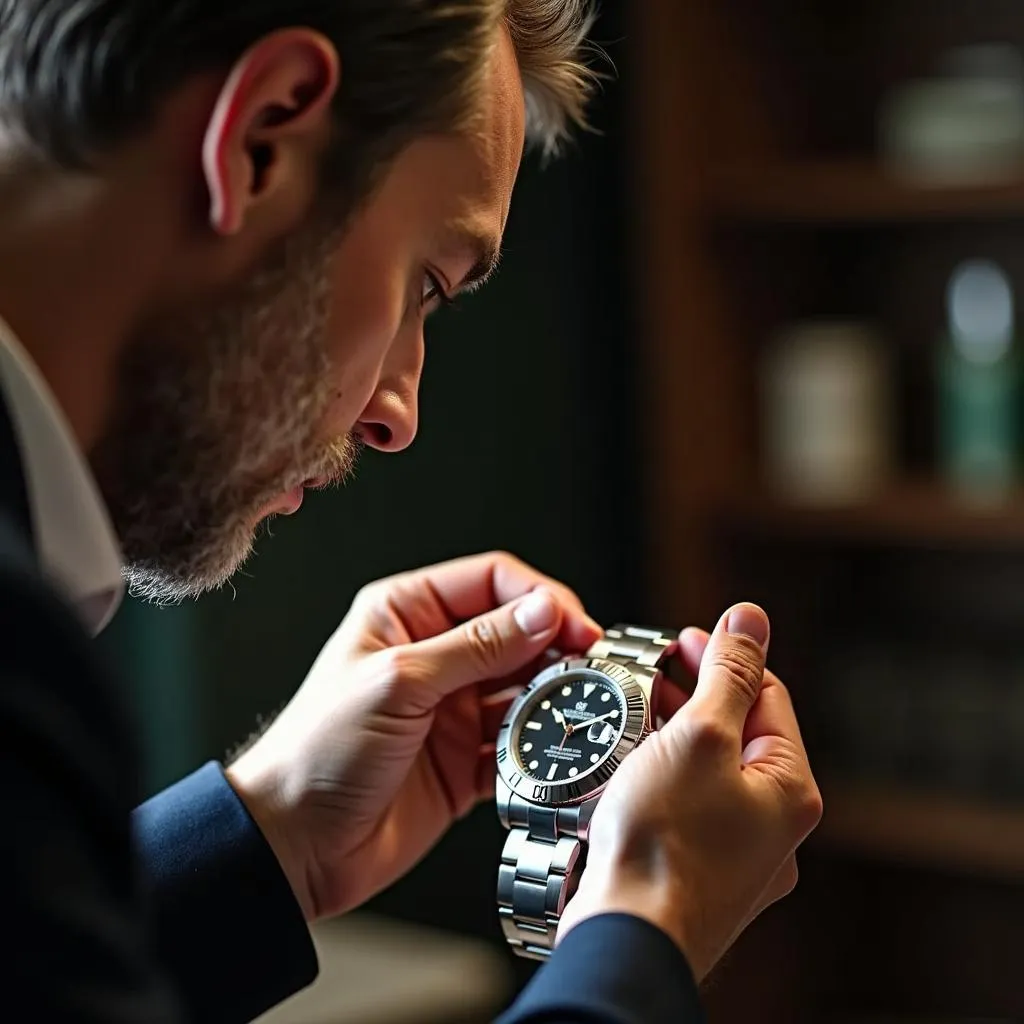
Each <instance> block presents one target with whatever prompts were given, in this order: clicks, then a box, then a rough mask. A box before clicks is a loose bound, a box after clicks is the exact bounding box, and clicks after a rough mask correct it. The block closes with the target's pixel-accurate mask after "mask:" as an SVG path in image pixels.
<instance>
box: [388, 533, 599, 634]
mask: <svg viewBox="0 0 1024 1024" xmlns="http://www.w3.org/2000/svg"><path fill="white" fill-rule="evenodd" d="M378 586H380V587H381V588H382V591H387V592H388V593H390V594H400V595H402V596H404V597H407V598H408V599H410V600H411V601H412V602H414V603H416V602H420V601H422V600H424V598H426V599H428V600H435V601H439V602H440V603H441V604H442V605H443V606H444V609H445V611H446V612H447V614H448V618H449V619H450V620H451V621H454V622H460V621H463V620H466V619H472V618H474V617H476V616H478V615H483V614H485V613H487V612H489V611H492V610H493V609H495V608H498V607H501V606H502V605H505V604H508V603H510V602H512V601H517V600H519V599H520V598H522V597H524V596H526V595H527V594H529V593H530V592H531V591H532V590H535V589H537V588H538V587H545V588H547V589H548V590H549V591H551V593H553V594H554V595H555V597H556V599H557V601H558V603H559V604H560V605H561V607H562V609H563V612H564V616H565V625H564V628H563V631H562V633H563V637H562V639H563V640H564V641H565V649H567V650H571V651H582V650H586V648H587V647H589V646H590V645H591V644H592V643H593V642H594V641H595V640H596V639H597V638H598V637H599V636H600V635H601V633H602V632H603V631H602V629H601V627H600V626H599V625H598V624H597V623H596V622H595V621H594V620H593V619H592V618H590V616H589V615H587V613H586V611H585V610H584V607H583V602H582V601H581V600H580V599H579V597H578V596H577V595H576V594H575V593H574V592H573V591H572V590H571V589H570V588H569V587H567V586H565V585H564V584H563V583H559V582H558V581H557V580H554V579H552V578H551V577H550V576H546V575H545V574H544V573H541V572H538V571H537V570H536V569H533V568H531V567H530V566H528V565H527V564H526V563H525V562H523V561H521V560H520V559H518V558H515V557H513V556H512V555H509V554H505V553H503V552H494V553H491V554H487V555H475V556H473V557H471V558H459V559H455V560H454V561H450V562H444V563H442V564H441V565H437V566H433V567H431V568H429V569H422V570H419V571H417V572H411V573H405V574H402V575H400V576H396V577H393V578H392V579H390V580H385V581H384V582H383V583H382V584H379V585H378Z"/></svg>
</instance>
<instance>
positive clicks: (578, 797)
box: [496, 658, 649, 807]
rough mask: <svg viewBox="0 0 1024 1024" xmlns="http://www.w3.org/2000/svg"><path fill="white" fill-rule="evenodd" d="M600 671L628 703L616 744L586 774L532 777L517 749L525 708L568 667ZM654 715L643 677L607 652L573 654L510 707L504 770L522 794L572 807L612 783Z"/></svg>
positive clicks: (501, 760)
mask: <svg viewBox="0 0 1024 1024" xmlns="http://www.w3.org/2000/svg"><path fill="white" fill-rule="evenodd" d="M580 671H590V672H598V673H600V674H601V675H603V676H606V677H607V678H608V679H610V680H611V681H612V682H613V683H614V684H615V685H616V686H618V687H619V688H620V689H621V690H622V693H623V696H624V698H625V705H626V717H625V723H624V724H623V728H622V735H621V736H620V737H619V741H618V743H616V745H615V748H614V750H613V751H612V752H611V754H610V755H609V756H608V757H607V758H605V760H604V761H602V762H601V763H600V764H599V765H597V766H596V767H595V768H594V769H592V770H591V771H589V772H588V773H587V774H586V775H584V776H582V777H579V778H576V779H566V780H565V781H564V782H542V781H541V780H539V779H532V778H530V777H529V776H527V775H526V773H525V772H524V771H523V770H522V769H521V768H520V767H519V765H518V763H517V761H516V757H515V752H514V750H513V742H512V741H513V737H514V734H515V723H516V720H517V718H518V716H519V714H520V713H521V712H522V711H523V709H524V708H525V707H526V706H527V705H528V704H530V703H531V702H532V700H533V698H534V695H535V694H536V693H537V691H538V690H542V689H544V688H545V687H547V686H549V685H550V684H551V683H553V682H555V681H556V680H557V679H558V678H559V677H560V676H563V675H565V674H566V673H568V672H580ZM648 721H649V715H648V702H647V694H646V692H645V690H644V688H643V687H642V686H641V685H640V682H639V680H638V679H637V678H636V676H634V675H633V673H632V672H630V671H629V669H627V668H626V667H625V666H624V665H620V664H618V663H617V662H614V661H606V660H605V659H603V658H567V659H564V660H563V661H559V662H556V663H555V664H554V665H551V666H550V667H548V668H546V669H544V671H543V672H540V673H539V674H538V675H536V676H535V677H534V678H533V680H532V681H531V682H530V684H529V686H527V688H526V689H525V690H524V691H523V693H521V694H520V695H519V697H517V698H516V700H515V701H514V702H513V704H512V706H511V707H510V708H509V710H508V712H507V714H506V715H505V718H504V720H503V721H502V723H501V729H500V730H499V732H498V741H497V751H496V753H497V760H498V775H499V776H500V777H501V779H502V780H503V781H504V783H505V785H506V786H508V788H509V789H510V790H511V791H512V792H513V793H514V794H515V795H516V796H518V797H519V798H520V799H522V800H526V801H528V802H529V803H532V804H543V805H545V806H547V807H571V806H574V805H577V804H580V803H582V802H583V801H585V800H587V799H589V798H590V797H593V796H595V795H596V794H597V793H599V792H600V791H601V790H603V789H604V787H605V786H606V785H607V784H608V782H609V780H610V779H611V777H612V776H613V775H614V774H615V772H616V770H617V769H618V767H619V765H620V764H622V759H623V758H624V757H625V756H626V755H627V754H629V753H630V752H631V751H632V750H633V749H634V748H635V747H636V746H637V744H638V743H639V742H640V740H641V738H642V737H643V736H644V733H645V731H646V729H647V723H648Z"/></svg>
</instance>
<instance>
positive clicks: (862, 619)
mask: <svg viewBox="0 0 1024 1024" xmlns="http://www.w3.org/2000/svg"><path fill="white" fill-rule="evenodd" d="M631 11H632V16H633V25H632V27H631V30H630V33H629V35H630V39H631V41H632V45H633V46H634V59H633V61H632V68H631V79H632V82H631V86H632V90H633V93H634V98H635V103H634V108H633V112H634V117H633V124H634V131H635V138H634V142H635V145H634V147H633V149H632V152H634V153H635V154H636V157H637V159H636V165H635V168H634V179H633V182H632V195H633V205H632V209H631V211H630V214H631V216H630V222H631V223H632V224H633V225H634V231H635V234H634V240H635V247H636V249H635V255H636V261H635V262H636V273H635V282H636V294H637V298H638V304H639V307H638V308H639V314H640V320H639V325H638V326H639V330H638V348H637V354H638V360H639V364H640V380H639V388H640V391H639V394H640V397H641V401H640V403H639V406H638V408H639V410H640V413H641V415H642V417H643V419H642V421H641V423H640V425H639V430H638V437H639V441H640V445H641V454H642V457H643V458H644V460H645V462H646V479H645V483H644V486H643V488H642V490H641V491H639V492H638V494H637V495H636V500H637V502H638V504H639V505H640V507H641V508H642V509H643V511H644V513H645V515H646V517H647V522H648V529H647V538H648V543H647V551H646V569H647V572H646V576H647V581H648V584H649V593H650V607H649V609H648V610H647V612H648V618H649V619H650V620H651V621H675V622H680V623H691V622H692V623H699V624H708V623H711V622H714V621H716V620H717V618H718V616H719V615H720V614H721V612H722V610H723V607H724V605H725V603H727V602H729V601H731V600H734V599H753V600H758V601H761V602H762V603H764V604H765V605H766V606H767V607H769V608H771V609H772V610H773V617H774V618H775V625H776V626H777V627H778V628H777V629H775V630H774V632H773V641H772V643H773V647H772V660H773V664H775V665H776V666H777V667H780V670H781V671H782V672H783V674H784V675H785V677H786V681H787V682H788V683H789V685H790V686H791V688H792V690H793V692H794V695H795V697H796V698H797V704H798V708H799V709H800V711H801V714H802V716H803V717H804V718H805V720H810V721H813V722H814V723H815V728H814V730H810V731H809V733H808V735H809V742H813V744H814V746H813V748H812V750H811V754H812V760H815V761H816V763H818V761H817V759H818V758H819V755H822V754H828V753H829V749H828V748H829V738H830V737H829V732H828V728H829V718H828V714H827V713H825V712H824V711H822V713H820V714H816V713H815V712H816V710H820V709H827V708H830V707H845V706H846V705H843V704H841V703H832V702H829V701H828V699H827V698H828V697H829V687H831V686H835V685H839V684H838V683H837V682H836V680H837V679H842V678H843V676H842V673H840V674H839V675H838V676H837V675H835V674H832V673H830V672H829V671H828V664H829V659H830V658H831V659H833V661H832V664H834V658H835V655H836V651H837V650H839V652H840V654H841V653H842V651H843V645H844V644H849V643H855V642H858V641H859V640H863V641H865V642H867V643H869V644H874V645H877V644H880V643H883V644H884V643H889V642H891V641H892V639H893V637H894V636H895V637H897V638H898V639H899V640H901V641H903V642H904V644H910V645H913V644H917V643H919V644H921V645H926V646H927V650H928V653H929V655H930V656H931V657H932V659H933V660H934V658H935V654H936V651H938V652H940V657H941V656H943V655H942V652H945V651H947V650H948V651H949V652H950V655H951V657H950V659H949V662H950V663H952V664H962V663H963V659H964V658H967V659H968V661H971V659H973V661H971V663H972V664H973V665H975V666H976V665H977V664H978V662H979V660H980V661H982V662H984V659H985V657H986V655H987V653H988V650H989V648H990V646H994V645H995V644H997V643H1002V644H1004V645H1005V644H1006V643H1007V632H1008V630H1010V629H1011V627H1010V625H1009V623H1010V622H1011V621H1012V620H1013V616H1014V614H1015V608H1016V607H1017V604H1018V602H1019V604H1020V607H1021V609H1024V578H1022V579H1021V580H1020V592H1019V593H1018V594H1016V598H1017V600H1015V599H1014V597H1015V595H1014V587H1013V580H1012V579H1010V578H1009V574H1010V573H1011V572H1012V564H1011V563H1012V559H1013V558H1014V557H1018V558H1019V556H1020V555H1021V554H1022V553H1024V491H1022V492H1020V493H1015V494H1013V495H1011V496H1010V497H1009V498H1008V499H1007V500H1006V501H1004V502H1002V503H1000V504H999V505H997V506H995V507H992V508H983V507H978V506H972V505H971V504H969V503H967V502H964V501H963V500H961V499H959V498H957V497H956V496H955V495H953V494H952V493H951V492H950V491H949V490H948V489H947V488H946V487H945V486H943V485H942V484H941V483H939V482H938V481H939V479H940V477H941V472H940V468H939V467H938V466H937V465H936V464H935V463H936V459H935V455H934V447H935V446H934V444H933V443H932V442H934V437H933V436H932V434H933V433H934V422H935V420H934V419H933V418H932V414H933V409H932V407H931V406H929V400H930V399H931V398H934V390H932V391H931V392H929V389H934V386H935V385H934V372H933V371H934V365H935V364H934V344H935V341H936V339H937V337H938V336H939V333H940V331H941V329H942V326H943V320H944V316H945V310H944V308H943V295H944V288H945V284H946V282H947V281H948V279H949V275H950V273H951V272H952V270H953V268H954V267H955V266H956V264H957V263H959V262H960V261H962V260H964V259H966V258H974V257H978V256H982V257H984V256H985V255H986V254H988V255H989V256H990V257H991V258H993V259H997V260H1000V261H1002V262H1003V263H1004V265H1006V266H1007V269H1008V272H1009V273H1010V275H1011V279H1012V280H1013V281H1014V284H1015V285H1016V286H1017V290H1018V295H1019V296H1020V295H1024V168H1022V169H1021V173H1020V176H1019V178H1018V177H1016V176H1014V178H1013V180H1009V181H1006V182H1004V183H1002V184H979V185H977V186H975V187H970V186H963V187H926V186H923V185H917V184H911V183H908V182H907V181H904V180H901V179H900V178H899V177H897V176H895V175H893V174H892V173H890V172H889V171H888V170H886V168H885V166H884V164H883V162H882V161H881V160H880V158H879V156H878V152H877V147H876V142H875V140H876V128H877V112H878V110H879V106H880V104H881V102H882V100H883V98H884V96H885V95H886V93H887V92H888V90H889V89H890V88H891V87H893V86H894V85H896V84H897V83H899V82H901V81H904V80H906V79H907V78H909V77H913V76H919V75H922V74H928V73H931V72H933V71H934V67H935V60H936V58H937V57H938V56H939V55H940V54H942V53H943V52H944V51H946V50H948V49H949V48H951V47H955V46H963V45H968V44H970V43H987V42H992V41H1005V42H1007V43H1009V44H1012V45H1016V46H1017V47H1018V49H1020V50H1021V51H1022V52H1024V13H1022V12H1021V10H1020V6H1019V2H1018V0H984V2H983V3H979V4H971V5H936V4H934V3H931V2H929V0H907V2H906V3H903V4H891V3H888V4H886V3H882V2H875V0H870V2H867V3H863V4H856V5H847V4H819V3H814V2H813V0H776V2H773V3H770V4H765V3H763V2H761V0H693V2H687V3H679V2H678V0H644V2H643V3H641V4H637V5H634V6H633V7H631ZM1020 305H1024V303H1020ZM830 315H836V316H840V317H843V318H854V319H857V318H861V319H863V320H865V321H870V322H871V323H872V324H873V325H878V326H879V327H881V328H882V334H883V336H884V337H885V338H886V339H887V341H888V343H889V344H890V345H891V346H892V350H893V355H894V357H895V358H894V360H893V363H894V366H896V367H897V368H898V369H897V370H896V371H895V372H897V373H899V374H902V375H903V376H902V377H901V379H900V384H901V385H904V386H902V387H901V388H900V390H899V394H900V398H901V407H900V409H899V413H900V416H901V423H902V424H903V425H905V426H907V427H908V429H907V431H906V436H901V442H900V443H901V445H902V446H903V449H901V459H902V464H903V466H904V468H903V470H902V472H901V473H900V474H899V475H898V476H897V478H896V479H895V480H894V481H893V482H892V485H891V487H889V488H887V489H886V490H885V491H884V492H883V493H880V494H877V495H874V496H872V497H870V498H865V499H864V500H863V501H862V502H860V503H858V504H855V505H852V506H848V507H841V508H815V507H808V506H805V505H801V504H800V503H797V502H793V501H788V500H786V499H785V497H782V498H780V497H778V496H776V495H774V494H772V493H770V492H769V491H768V489H767V488H765V487H764V486H763V485H762V484H761V482H760V481H761V480H762V474H761V470H760V465H759V452H760V446H759V438H758V424H759V417H758V409H757V395H758V383H759V382H758V379H757V373H758V367H759V365H760V360H759V355H760V352H761V351H762V348H763V346H764V345H765V344H766V343H767V342H768V340H769V339H770V338H771V337H772V336H773V335H774V332H775V331H776V330H777V329H778V328H780V327H784V326H786V325H787V324H790V323H793V322H798V321H800V320H802V319H804V320H806V319H809V318H816V317H828V316H830ZM1020 315H1021V316H1024V314H1020ZM1022 418H1024V417H1022ZM911 428H912V429H911ZM930 432H931V433H930ZM750 539H753V540H755V541H756V544H753V545H748V544H746V543H745V541H746V540H750ZM815 545H818V546H819V547H815ZM947 554H948V555H949V556H950V557H947ZM1004 555H1005V557H1004ZM989 574H994V575H992V576H991V577H990V575H989ZM946 594H949V595H950V597H951V598H953V597H955V598H956V601H955V602H954V601H952V600H949V599H947V598H946V596H945V595H946ZM914 601H917V602H919V606H918V607H912V604H913V602H914ZM950 608H953V609H954V611H952V612H951V611H950ZM937 611H938V612H942V613H944V614H946V619H945V620H943V622H942V624H941V625H936V626H935V628H934V630H933V631H932V633H931V634H929V633H928V632H927V627H925V630H924V632H923V633H920V632H919V633H911V632H908V631H909V630H910V629H911V625H912V626H913V628H914V629H917V630H921V628H922V625H921V624H922V622H925V623H927V622H929V621H931V619H930V617H931V616H932V615H934V614H935V613H936V612H937ZM1022 617H1024V612H1022ZM882 620H885V621H882ZM880 625H881V626H884V627H885V629H884V630H879V632H878V633H877V634H876V635H872V633H871V631H872V630H876V629H879V627H880ZM1012 629H1013V630H1015V629H1016V626H1014V627H1012ZM986 630H988V632H987V633H986ZM901 631H902V632H901ZM957 645H959V646H957ZM1010 646H1013V645H1012V644H1011V645H1010ZM872 649H874V648H872ZM953 655H955V657H953ZM1022 657H1024V656H1022ZM958 658H959V659H960V660H957V659H958ZM901 663H902V662H901ZM993 663H994V662H993ZM858 664H859V663H858ZM1022 673H1024V662H1022V663H1021V664H1020V667H1019V671H1018V675H1019V674H1022ZM1010 678H1016V676H1012V675H1011V676H1010ZM925 683H927V679H925ZM811 731H813V741H812V739H811V738H810V735H811ZM938 735H940V736H941V735H946V736H948V735H950V733H949V732H946V733H940V734H938ZM1003 742H1006V740H1005V739H1004V741H1003ZM1021 745H1022V746H1024V737H1022V738H1021ZM938 755H941V751H939V752H938ZM938 755H937V756H938ZM844 756H845V755H844ZM820 760H821V762H822V763H825V764H828V763H829V760H830V759H829V758H828V757H822V758H820ZM826 770H827V769H826ZM825 804H826V810H825V820H824V822H823V824H822V827H821V829H820V831H819V833H818V834H817V835H816V836H815V837H814V840H813V841H812V842H811V843H810V844H808V846H807V848H806V850H805V851H804V853H803V854H802V863H803V864H804V870H803V874H802V877H803V878H804V879H805V881H804V882H802V884H801V890H800V894H799V895H798V897H797V898H795V899H792V900H789V901H784V902H783V903H782V904H781V905H780V906H779V907H778V908H775V909H774V910H773V911H772V913H771V914H770V915H768V917H767V919H766V920H764V921H759V922H758V923H757V924H756V925H755V926H754V927H753V928H752V929H751V930H750V931H749V932H748V933H747V935H746V936H745V937H744V938H743V939H742V940H741V942H740V943H739V945H738V946H737V948H736V950H734V952H733V954H732V955H731V957H730V959H729V961H728V965H727V967H726V968H725V969H724V971H723V974H722V976H721V977H720V978H719V979H718V981H717V983H716V984H715V985H714V986H713V987H712V990H711V991H710V992H709V995H708V1003H709V1017H710V1020H711V1022H712V1024H734V1022H735V1024H740V1022H741V1021H745V1020H749V1019H757V1020H759V1021H760V1022H762V1024H792V1022H794V1021H825V1020H833V1019H836V1020H838V1019H868V1020H870V1019H890V1018H891V1019H907V1020H912V1019H922V1018H927V1017H929V1015H930V1016H932V1017H941V1016H948V1017H952V1018H954V1019H956V1017H957V1014H959V1015H960V1016H962V1017H963V1018H964V1019H975V1018H978V1017H986V1018H1009V1019H1024V987H1022V986H1021V985H1020V983H1019V967H1018V964H1017V958H1016V957H1013V958H1006V957H1004V956H1003V955H1002V953H1003V951H1004V950H1017V949H1019V948H1020V945H1021V942H1022V940H1024V936H1022V934H1021V927H1022V926H1021V923H1020V922H1021V921H1022V920H1024V886H1022V885H1020V883H1021V882H1024V803H1022V805H1021V806H1014V805H1013V804H1012V803H1010V804H1006V805H1003V804H1000V803H999V802H998V801H996V800H994V799H991V798H986V797H985V796H984V795H979V796H977V797H976V798H971V797H966V796H954V795H953V794H949V793H942V792H941V791H940V792H934V793H924V792H921V791H919V790H917V789H914V788H910V787H909V786H908V784H907V783H905V782H901V781H900V780H899V779H893V780H891V781H887V782H886V783H885V784H884V785H882V784H880V785H879V786H877V787H874V788H865V787H862V786H855V785H851V784H849V783H844V782H843V780H842V779H838V780H835V779H830V780H829V782H828V784H827V786H826V791H825ZM858 929H860V930H862V931H864V932H865V934H867V935H868V936H869V937H870V938H869V940H868V941H867V942H865V941H862V940H859V939H857V938H856V933H857V931H858Z"/></svg>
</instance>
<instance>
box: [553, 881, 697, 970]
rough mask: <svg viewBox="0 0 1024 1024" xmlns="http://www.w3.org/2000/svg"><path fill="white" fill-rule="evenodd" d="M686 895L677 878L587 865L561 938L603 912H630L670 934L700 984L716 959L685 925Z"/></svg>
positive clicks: (566, 915)
mask: <svg viewBox="0 0 1024 1024" xmlns="http://www.w3.org/2000/svg"><path fill="white" fill-rule="evenodd" d="M687 903H688V899H687V896H686V894H685V892H683V890H682V887H681V886H680V885H679V883H678V881H677V880H673V879H659V878H653V877H650V876H649V875H646V874H640V873H638V872H636V871H633V870H631V869H627V868H622V867H613V868H605V867H604V866H598V865H595V866H594V867H593V868H591V867H589V866H588V867H587V869H586V870H585V871H584V873H583V877H582V878H581V880H580V886H579V889H578V890H577V892H576V894H575V895H574V896H573V898H572V900H570V902H569V904H568V906H567V907H566V910H565V913H564V915H563V923H562V926H561V927H560V928H559V932H558V941H561V940H562V939H563V938H564V936H565V935H566V934H567V933H568V932H569V931H570V930H571V929H572V928H574V927H576V926H577V925H579V924H580V923H582V922H583V921H585V920H587V919H589V918H592V917H598V916H600V915H604V914H628V915H629V916H631V917H636V918H640V919H641V920H644V921H647V922H648V923H649V924H651V925H653V926H654V927H655V928H657V929H659V930H660V931H661V932H663V933H664V934H665V935H667V936H668V937H669V938H670V939H671V940H672V942H674V943H675V945H676V946H677V947H678V949H679V950H680V952H681V953H682V954H683V956H685V957H686V960H687V962H688V963H689V965H690V970H691V971H692V972H693V975H694V977H695V979H696V981H697V983H698V984H699V983H700V982H701V981H703V979H704V978H705V977H706V976H707V974H708V973H709V972H710V970H711V967H712V965H713V963H714V958H713V957H710V956H707V955H705V953H704V952H703V951H702V950H701V949H700V947H699V944H698V943H697V942H696V941H695V936H694V935H693V934H692V932H691V929H689V928H688V927H687V925H686V918H687V914H686V906H687Z"/></svg>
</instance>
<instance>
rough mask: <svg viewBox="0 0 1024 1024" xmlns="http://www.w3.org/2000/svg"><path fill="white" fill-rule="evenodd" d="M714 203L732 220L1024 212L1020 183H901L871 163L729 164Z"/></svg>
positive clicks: (715, 184) (872, 219)
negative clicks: (952, 185) (961, 185)
mask: <svg viewBox="0 0 1024 1024" xmlns="http://www.w3.org/2000/svg"><path fill="white" fill-rule="evenodd" d="M711 206H712V209H713V212H714V214H715V215H716V216H717V217H719V218H722V219H726V220H746V221H764V222H787V221H788V222H793V221H798V222H799V221H803V222H807V223H812V224H828V223H835V224H844V223H847V224H857V223H866V224H870V223H884V222H901V221H902V222H913V221H932V220H968V219H984V218H1007V217H1024V168H1022V170H1021V177H1020V180H1019V181H1014V182H1011V183H1008V184H1001V185H991V186H982V187H970V188H948V187H928V186H922V185H916V184H912V183H908V182H904V181H901V180H900V179H899V178H897V177H894V176H892V175H891V174H889V173H887V172H886V171H885V170H884V169H883V168H882V167H880V166H878V165H877V164H875V163H873V162H871V161H869V160H864V161H857V160H849V161H821V162H807V163H791V164H778V165H768V166H761V167H758V166H750V167H736V168H730V167H721V168H719V169H717V170H716V171H715V172H713V174H712V181H711Z"/></svg>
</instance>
